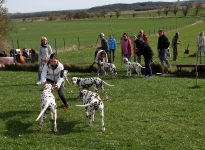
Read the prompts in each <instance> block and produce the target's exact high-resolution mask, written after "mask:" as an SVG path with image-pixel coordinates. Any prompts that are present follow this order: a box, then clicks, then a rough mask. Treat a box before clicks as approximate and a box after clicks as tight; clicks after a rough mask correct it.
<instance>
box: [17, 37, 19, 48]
mask: <svg viewBox="0 0 205 150" xmlns="http://www.w3.org/2000/svg"><path fill="white" fill-rule="evenodd" d="M17 45H18V49H19V40H18V39H17Z"/></svg>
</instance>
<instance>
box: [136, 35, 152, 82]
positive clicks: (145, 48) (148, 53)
mask: <svg viewBox="0 0 205 150" xmlns="http://www.w3.org/2000/svg"><path fill="white" fill-rule="evenodd" d="M135 48H136V50H135V52H136V54H137V56H140V55H143V56H144V61H145V72H146V75H145V77H146V78H152V68H151V65H150V63H151V62H152V57H153V55H154V53H153V50H152V48H151V47H150V46H149V44H148V43H147V42H144V41H142V40H141V39H136V40H135Z"/></svg>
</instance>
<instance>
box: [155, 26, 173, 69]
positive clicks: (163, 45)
mask: <svg viewBox="0 0 205 150" xmlns="http://www.w3.org/2000/svg"><path fill="white" fill-rule="evenodd" d="M158 34H159V38H158V46H157V50H158V53H159V59H160V61H161V64H162V66H164V62H165V63H166V64H167V67H168V68H170V67H171V64H170V62H169V60H168V59H167V57H166V56H167V54H166V50H167V49H168V48H169V45H170V42H169V39H168V38H167V36H166V35H165V34H164V31H163V30H159V31H158Z"/></svg>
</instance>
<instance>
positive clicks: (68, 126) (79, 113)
mask: <svg viewBox="0 0 205 150" xmlns="http://www.w3.org/2000/svg"><path fill="white" fill-rule="evenodd" d="M93 75H94V74H92V73H91V74H89V73H84V74H83V73H75V72H72V73H70V76H69V79H71V77H73V76H81V77H90V76H93ZM0 76H1V80H0V86H1V90H2V93H1V97H0V100H1V105H0V109H1V113H0V118H1V123H0V128H1V131H0V135H1V147H2V149H70V150H75V149H76V150H79V149H82V150H88V149H89V150H90V149H126V150H129V149H172V150H173V149H204V148H205V147H204V143H205V140H204V136H205V131H204V130H203V128H204V120H205V116H204V94H203V93H204V88H205V86H204V85H205V80H204V78H199V80H198V82H199V88H195V78H179V77H175V76H154V78H152V79H146V78H144V77H143V76H142V77H138V76H137V75H136V74H135V75H133V76H132V77H126V76H125V72H123V73H120V74H118V75H117V77H116V78H112V77H103V76H102V77H101V78H102V79H104V80H105V81H106V82H108V83H109V84H114V85H115V86H114V87H109V86H106V85H105V89H106V90H107V92H108V96H109V100H108V101H106V100H105V95H104V94H103V93H102V91H100V90H99V94H100V96H101V98H102V100H103V102H104V105H105V127H106V131H105V133H103V132H102V131H101V124H100V117H99V113H98V112H96V114H95V122H94V123H93V124H92V127H89V126H88V119H87V118H86V117H85V114H84V109H83V108H79V107H75V105H76V104H82V100H80V99H76V96H77V95H78V88H77V86H76V85H67V84H66V89H64V93H65V96H66V98H67V99H68V101H69V103H70V105H71V108H70V109H69V114H65V113H64V111H63V109H61V108H58V118H57V123H58V124H57V125H58V131H59V132H58V133H57V134H54V133H53V132H51V130H53V126H52V122H50V119H49V118H50V116H49V115H48V116H47V120H46V122H45V124H44V126H43V129H42V131H38V125H39V121H37V122H35V119H36V118H37V116H38V114H39V112H40V106H39V102H40V101H39V98H40V94H41V92H40V90H41V88H42V87H41V86H36V85H35V82H36V78H37V73H33V72H12V71H1V72H0ZM91 89H92V88H91ZM71 90H72V92H73V93H71V92H70V91H71ZM54 95H55V97H56V102H57V105H58V106H60V102H59V99H58V98H57V95H56V93H54Z"/></svg>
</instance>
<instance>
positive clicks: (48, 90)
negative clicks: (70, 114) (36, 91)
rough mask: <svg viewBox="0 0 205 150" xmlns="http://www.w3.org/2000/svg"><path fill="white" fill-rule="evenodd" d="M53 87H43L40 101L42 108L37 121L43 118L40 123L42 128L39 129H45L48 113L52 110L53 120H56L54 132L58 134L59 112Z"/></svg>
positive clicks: (48, 85)
mask: <svg viewBox="0 0 205 150" xmlns="http://www.w3.org/2000/svg"><path fill="white" fill-rule="evenodd" d="M52 90H53V87H52V85H51V84H48V83H45V84H44V87H43V92H42V94H41V99H40V106H41V112H40V114H39V115H38V117H37V119H36V121H37V120H38V119H39V118H40V117H41V122H40V127H39V129H40V130H41V129H42V127H43V122H44V121H45V119H46V111H48V110H50V111H51V119H53V120H54V132H57V131H58V130H57V124H56V119H57V111H56V107H57V106H56V102H55V97H54V95H53V93H52Z"/></svg>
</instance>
